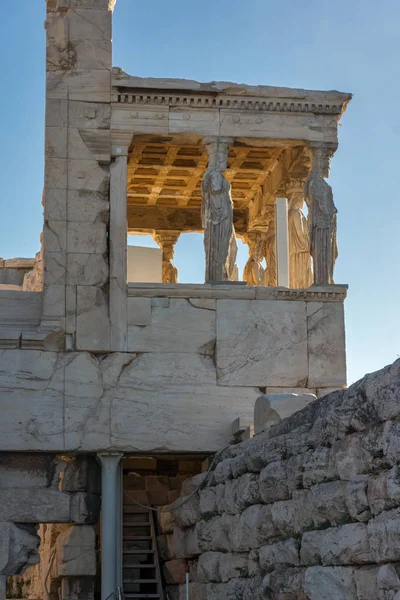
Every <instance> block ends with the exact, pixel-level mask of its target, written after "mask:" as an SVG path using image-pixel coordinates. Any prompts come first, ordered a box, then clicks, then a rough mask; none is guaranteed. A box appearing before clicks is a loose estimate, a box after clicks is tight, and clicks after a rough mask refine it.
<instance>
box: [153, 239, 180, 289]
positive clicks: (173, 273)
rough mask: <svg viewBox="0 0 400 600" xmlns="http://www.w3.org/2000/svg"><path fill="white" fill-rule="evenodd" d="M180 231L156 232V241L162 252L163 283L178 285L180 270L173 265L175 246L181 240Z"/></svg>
mask: <svg viewBox="0 0 400 600" xmlns="http://www.w3.org/2000/svg"><path fill="white" fill-rule="evenodd" d="M180 234H181V232H180V231H159V230H157V231H155V233H154V235H153V238H154V241H155V242H156V243H157V244H158V245H159V246H160V248H161V250H162V282H163V283H178V269H177V268H176V267H175V265H173V264H172V262H171V261H172V259H173V258H174V249H175V244H176V242H177V241H178V239H179V236H180Z"/></svg>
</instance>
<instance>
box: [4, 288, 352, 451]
mask: <svg viewBox="0 0 400 600" xmlns="http://www.w3.org/2000/svg"><path fill="white" fill-rule="evenodd" d="M180 289H181V290H182V288H180ZM203 289H204V291H205V292H207V291H208V290H207V289H206V288H203ZM224 293H225V294H226V292H225V290H221V295H224ZM251 293H252V290H251V289H249V288H246V289H243V290H242V291H237V292H236V294H237V295H239V296H240V295H241V294H242V295H249V294H251ZM164 294H165V291H164ZM218 295H219V294H218V292H214V296H218ZM128 323H129V325H128V352H126V353H121V352H114V353H106V354H104V353H101V354H95V353H89V352H86V351H81V352H69V353H68V352H58V353H57V352H51V351H39V350H24V349H23V348H21V347H20V348H15V349H5V350H3V351H2V353H1V352H0V395H1V398H2V419H1V421H0V451H7V450H18V451H23V450H36V451H38V450H42V451H43V450H55V451H96V450H101V449H111V448H112V449H118V450H123V451H135V452H136V451H137V452H149V451H158V452H163V451H165V452H167V451H169V452H178V451H184V452H196V451H202V452H205V451H213V450H217V449H220V448H222V447H224V446H225V445H227V444H228V443H229V441H230V440H231V427H232V422H233V421H234V420H235V419H236V418H238V417H248V418H250V417H252V415H253V409H254V403H255V400H256V399H257V397H258V396H259V395H260V390H262V391H267V392H268V393H282V392H292V391H300V388H301V392H304V391H305V390H306V391H311V392H313V393H318V394H319V395H321V394H323V388H332V387H342V386H344V385H345V383H346V373H345V342H344V324H343V302H342V301H327V302H322V301H321V302H317V301H306V300H304V299H298V300H274V299H271V298H269V299H264V300H263V299H255V298H254V299H248V298H247V299H246V298H243V299H241V298H233V299H232V298H231V299H229V298H215V297H214V298H204V297H203V298H195V297H193V298H192V297H188V298H177V297H165V295H164V297H155V296H154V295H153V297H149V296H148V297H146V296H136V297H135V296H130V297H129V298H128ZM92 326H93V328H94V329H96V327H97V328H99V327H101V324H98V323H93V324H92Z"/></svg>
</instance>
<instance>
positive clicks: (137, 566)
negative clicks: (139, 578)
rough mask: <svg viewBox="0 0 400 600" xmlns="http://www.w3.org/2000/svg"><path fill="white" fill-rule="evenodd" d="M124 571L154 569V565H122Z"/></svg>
mask: <svg viewBox="0 0 400 600" xmlns="http://www.w3.org/2000/svg"><path fill="white" fill-rule="evenodd" d="M123 567H124V569H155V568H156V565H155V564H154V563H153V564H151V565H146V564H145V563H132V564H131V565H130V564H129V563H124V564H123Z"/></svg>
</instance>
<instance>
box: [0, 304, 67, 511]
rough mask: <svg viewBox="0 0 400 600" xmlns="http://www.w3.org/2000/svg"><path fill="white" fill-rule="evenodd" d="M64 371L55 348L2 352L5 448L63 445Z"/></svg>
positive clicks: (0, 433) (0, 428)
mask: <svg viewBox="0 0 400 600" xmlns="http://www.w3.org/2000/svg"><path fill="white" fill-rule="evenodd" d="M28 295H29V294H28ZM61 374H62V371H61V372H60V371H59V370H58V356H57V354H56V353H55V352H40V351H36V350H7V351H4V352H3V353H1V354H0V389H1V390H2V392H1V403H2V404H1V407H2V418H1V421H0V439H1V449H2V451H6V450H16V451H21V450H29V449H30V450H35V451H36V450H42V451H43V450H49V449H51V450H52V449H54V448H55V447H56V448H62V447H63V394H62V391H63V388H62V385H60V384H61V381H60V379H61V377H60V375H61ZM1 518H2V517H1V516H0V519H1ZM39 522H40V519H39Z"/></svg>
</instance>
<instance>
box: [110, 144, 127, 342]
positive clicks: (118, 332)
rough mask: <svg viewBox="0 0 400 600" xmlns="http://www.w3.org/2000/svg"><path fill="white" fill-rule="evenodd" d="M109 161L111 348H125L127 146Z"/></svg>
mask: <svg viewBox="0 0 400 600" xmlns="http://www.w3.org/2000/svg"><path fill="white" fill-rule="evenodd" d="M117 150H119V151H120V153H121V154H120V155H119V156H116V157H114V158H113V161H112V163H111V184H110V347H111V350H116V351H122V352H124V351H126V350H127V334H128V315H127V310H128V309H127V282H126V279H127V255H126V253H127V229H128V226H127V217H126V214H127V213H126V211H127V208H126V193H127V176H128V175H127V169H128V156H127V155H128V149H127V147H119V148H118V149H117Z"/></svg>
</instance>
